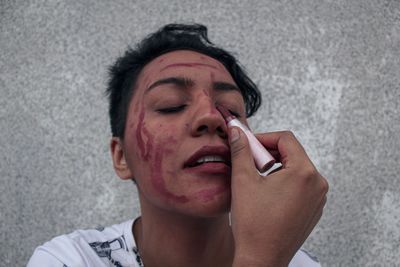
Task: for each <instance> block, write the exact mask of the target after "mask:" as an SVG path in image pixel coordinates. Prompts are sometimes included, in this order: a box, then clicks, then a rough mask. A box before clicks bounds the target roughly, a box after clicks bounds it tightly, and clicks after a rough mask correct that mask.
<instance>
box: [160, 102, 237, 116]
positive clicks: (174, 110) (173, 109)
mask: <svg viewBox="0 0 400 267" xmlns="http://www.w3.org/2000/svg"><path fill="white" fill-rule="evenodd" d="M185 108H186V105H180V106H176V107H169V108H162V109H158V110H157V111H158V112H160V113H163V114H173V113H178V112H180V111H182V110H184V109H185ZM228 110H229V112H230V113H232V114H233V115H234V116H235V117H236V118H240V115H239V114H238V113H237V112H234V111H232V110H231V109H228Z"/></svg>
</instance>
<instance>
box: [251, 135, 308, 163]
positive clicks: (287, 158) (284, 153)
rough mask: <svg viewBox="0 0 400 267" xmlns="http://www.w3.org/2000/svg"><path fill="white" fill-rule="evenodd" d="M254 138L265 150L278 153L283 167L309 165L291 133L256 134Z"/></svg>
mask: <svg viewBox="0 0 400 267" xmlns="http://www.w3.org/2000/svg"><path fill="white" fill-rule="evenodd" d="M256 137H257V139H258V140H259V141H260V142H261V144H263V145H264V146H265V147H266V148H267V149H271V150H277V151H278V152H279V155H280V159H281V162H282V165H283V166H284V167H288V166H289V164H292V165H300V164H305V163H311V160H310V158H309V157H308V155H307V153H306V151H305V150H304V148H303V146H302V145H301V144H300V142H299V141H298V140H297V138H296V137H295V135H294V134H293V132H291V131H279V132H270V133H262V134H256Z"/></svg>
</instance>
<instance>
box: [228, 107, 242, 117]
mask: <svg viewBox="0 0 400 267" xmlns="http://www.w3.org/2000/svg"><path fill="white" fill-rule="evenodd" d="M228 110H229V112H230V113H232V115H234V116H235V117H236V118H240V115H239V113H237V112H235V111H232V110H231V109H228Z"/></svg>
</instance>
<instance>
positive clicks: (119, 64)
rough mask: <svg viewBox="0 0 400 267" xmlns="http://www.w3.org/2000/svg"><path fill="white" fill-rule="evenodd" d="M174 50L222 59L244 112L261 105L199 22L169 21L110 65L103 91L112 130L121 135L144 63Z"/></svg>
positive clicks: (236, 67) (248, 82)
mask: <svg viewBox="0 0 400 267" xmlns="http://www.w3.org/2000/svg"><path fill="white" fill-rule="evenodd" d="M175 50H192V51H195V52H198V53H201V54H204V55H207V56H209V57H212V58H214V59H216V60H218V61H219V62H221V63H222V64H223V65H224V66H225V68H226V69H227V70H228V71H229V73H230V74H231V76H232V78H233V79H234V81H235V82H236V84H237V86H238V87H239V88H240V91H241V94H242V96H243V99H244V102H245V105H246V116H247V117H250V116H252V115H253V114H254V113H255V112H256V111H257V109H258V108H259V107H260V105H261V94H260V91H259V90H258V88H257V86H256V85H255V84H254V82H253V81H251V79H250V78H249V77H248V76H247V74H246V72H245V71H244V69H243V68H242V67H241V66H240V64H239V63H238V61H237V60H236V59H235V57H234V56H233V55H231V54H230V53H229V52H227V51H225V50H224V49H222V48H219V47H217V46H215V45H214V44H213V43H212V42H210V40H209V39H208V36H207V27H206V26H204V25H201V24H168V25H165V26H164V27H162V28H161V29H159V30H158V31H156V32H155V33H152V34H150V35H149V36H147V37H146V38H145V39H143V40H142V41H141V42H140V43H139V44H137V46H136V47H135V49H133V48H131V47H128V50H127V51H126V52H125V54H124V55H123V56H122V57H120V58H118V59H117V61H116V62H115V64H113V65H112V66H111V67H110V68H109V75H110V77H109V82H108V87H107V90H106V94H107V96H108V100H109V114H110V123H111V132H112V135H113V136H114V137H120V138H122V139H123V138H124V131H125V124H126V118H127V113H128V108H129V103H130V101H131V98H132V94H133V90H134V89H135V88H134V87H135V86H136V82H137V78H138V76H139V74H140V72H141V70H142V69H143V68H144V66H145V65H146V64H147V63H149V62H150V61H151V60H153V59H155V58H156V57H158V56H160V55H162V54H165V53H168V52H171V51H175Z"/></svg>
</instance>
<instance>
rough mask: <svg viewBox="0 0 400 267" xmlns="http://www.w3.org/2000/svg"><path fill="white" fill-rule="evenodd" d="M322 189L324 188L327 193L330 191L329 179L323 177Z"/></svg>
mask: <svg viewBox="0 0 400 267" xmlns="http://www.w3.org/2000/svg"><path fill="white" fill-rule="evenodd" d="M321 189H322V192H323V193H324V194H325V195H326V194H327V193H328V191H329V183H328V181H327V180H326V179H325V178H324V177H321Z"/></svg>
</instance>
